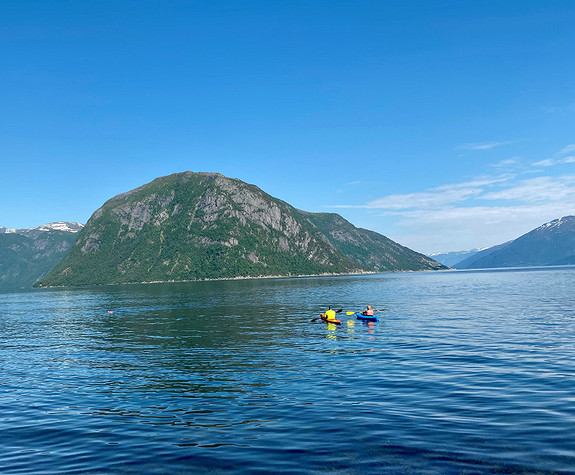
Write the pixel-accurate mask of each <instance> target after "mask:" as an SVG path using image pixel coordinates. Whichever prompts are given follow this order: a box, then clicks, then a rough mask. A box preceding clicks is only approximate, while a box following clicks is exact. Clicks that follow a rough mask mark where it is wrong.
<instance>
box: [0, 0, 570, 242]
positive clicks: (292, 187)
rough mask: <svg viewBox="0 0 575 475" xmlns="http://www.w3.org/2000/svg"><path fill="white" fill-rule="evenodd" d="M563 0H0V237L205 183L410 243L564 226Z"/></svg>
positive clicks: (566, 25) (501, 236)
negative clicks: (183, 174) (159, 180)
mask: <svg viewBox="0 0 575 475" xmlns="http://www.w3.org/2000/svg"><path fill="white" fill-rule="evenodd" d="M573 25H575V2H573V1H571V0H569V1H561V0H556V1H555V0H549V1H529V0H521V1H512V0H507V1H500V0H498V1H489V0H485V1H465V0H460V1H440V0H437V1H435V0H427V1H417V0H414V1H405V0H391V1H386V0H361V1H360V0H354V1H351V0H341V1H340V0H329V1H323V0H305V1H298V0H295V1H291V0H285V1H272V0H259V1H256V0H245V1H241V0H221V1H218V0H214V1H208V0H205V1H194V0H186V1H182V0H126V1H123V0H114V1H109V0H98V1H88V0H57V1H56V0H37V1H32V0H3V1H2V2H0V73H1V74H0V89H1V91H2V93H1V96H0V98H1V99H0V153H1V155H2V172H1V174H0V194H1V200H2V204H3V206H2V207H1V211H0V226H5V227H10V228H27V227H33V226H38V225H40V224H44V223H47V222H51V221H77V222H86V221H87V220H88V219H89V217H90V215H91V214H92V213H93V212H94V211H95V210H96V209H97V208H98V207H100V206H101V205H102V204H103V203H104V202H105V201H106V200H107V199H109V198H111V197H112V196H114V195H116V194H118V193H122V192H125V191H128V190H130V189H133V188H135V187H137V186H140V185H142V184H144V183H147V182H149V181H151V180H153V179H154V178H156V177H158V176H162V175H168V174H171V173H175V172H180V171H184V170H192V171H213V172H220V173H223V174H224V175H226V176H230V177H234V178H239V179H241V180H243V181H246V182H248V183H252V184H255V185H257V186H259V187H260V188H262V189H263V190H264V191H266V192H268V193H269V194H271V195H273V196H276V197H278V198H281V199H283V200H285V201H287V202H289V203H290V204H292V205H294V206H296V207H298V208H301V209H304V210H307V211H316V212H337V213H339V214H341V215H342V216H343V217H345V218H346V219H348V220H349V221H351V222H352V223H353V224H355V225H356V226H360V227H365V228H368V229H372V230H375V231H377V232H380V233H382V234H385V235H386V236H389V237H390V238H392V239H394V240H396V241H398V242H400V243H401V244H404V245H407V246H409V247H411V248H413V249H415V250H418V251H421V252H425V253H431V252H437V251H455V250H462V249H468V248H472V247H486V246H490V245H495V244H500V243H502V242H504V241H507V240H509V239H513V238H515V237H518V236H519V235H521V234H523V233H525V232H527V231H529V230H531V229H533V228H534V227H536V226H538V225H540V224H543V223H544V222H547V221H550V220H552V219H554V218H559V217H561V216H564V215H568V214H575V60H574V58H575V28H574V27H573Z"/></svg>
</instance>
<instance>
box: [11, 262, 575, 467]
mask: <svg viewBox="0 0 575 475" xmlns="http://www.w3.org/2000/svg"><path fill="white" fill-rule="evenodd" d="M574 283H575V269H573V268H558V269H533V270H525V269H520V270H508V271H491V272H445V273H409V274H384V275H372V276H354V277H334V278H309V279H277V280H248V281H223V282H198V283H189V284H158V285H141V286H140V285H133V286H123V287H105V288H90V289H81V290H42V291H34V292H28V293H20V294H18V293H13V294H3V295H0V304H1V305H2V309H3V313H2V315H1V316H0V328H1V331H2V337H3V338H2V340H1V343H0V362H1V365H2V371H1V372H0V409H1V410H2V418H1V419H0V430H2V433H4V434H10V437H9V438H4V440H3V442H0V453H2V454H3V455H2V457H0V471H1V472H2V473H15V472H27V471H30V467H34V472H35V473H42V472H73V471H78V472H85V471H92V472H118V473H131V472H138V473H140V472H142V471H143V472H159V473H173V472H175V473H178V472H189V471H193V472H201V471H206V472H214V471H229V470H237V471H265V472H286V471H294V472H300V471H324V470H330V471H340V472H345V473H349V472H352V473H381V472H382V471H383V472H385V471H387V472H392V473H403V472H406V471H416V472H420V471H427V472H429V471H431V472H439V473H445V472H451V473H462V472H477V471H507V472H508V471H570V470H571V469H572V468H573V466H575V442H573V440H574V439H573V437H572V434H573V431H574V429H575V409H574V406H573V401H574V400H575V386H574V385H573V383H572V381H573V376H574V375H575V358H574V356H575V350H574V347H573V338H574V337H575V310H574V309H575V297H574V296H573V295H572V292H571V289H572V288H573V287H574V286H573V284H574ZM327 302H335V303H336V305H337V306H338V308H340V307H342V308H343V309H344V310H351V311H355V310H359V309H362V308H364V307H365V305H366V304H367V303H370V304H372V305H374V307H375V308H384V307H385V308H387V309H388V310H386V311H385V312H380V313H379V318H380V321H379V322H377V323H374V322H363V321H359V320H355V319H353V317H348V318H341V320H342V325H333V324H329V323H327V324H326V323H324V322H321V321H317V315H319V313H320V312H321V311H323V310H324V309H325V308H326V303H327ZM334 308H335V307H334ZM343 315H345V314H343Z"/></svg>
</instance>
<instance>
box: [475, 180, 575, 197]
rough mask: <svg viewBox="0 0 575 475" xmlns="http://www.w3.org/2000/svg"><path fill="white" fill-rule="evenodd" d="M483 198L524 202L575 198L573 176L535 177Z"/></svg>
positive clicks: (487, 194)
mask: <svg viewBox="0 0 575 475" xmlns="http://www.w3.org/2000/svg"><path fill="white" fill-rule="evenodd" d="M482 198H483V199H485V200H513V201H523V202H525V203H537V202H554V201H561V200H571V199H574V200H575V176H570V175H565V176H562V177H556V178H552V177H548V176H545V177H537V178H532V179H530V180H524V181H522V182H521V183H520V184H518V185H516V186H514V187H511V188H508V189H505V190H500V191H495V192H491V193H486V194H485V195H483V196H482Z"/></svg>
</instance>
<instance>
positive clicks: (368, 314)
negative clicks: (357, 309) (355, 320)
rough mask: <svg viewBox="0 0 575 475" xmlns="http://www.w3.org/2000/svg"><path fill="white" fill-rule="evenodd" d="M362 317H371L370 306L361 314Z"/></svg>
mask: <svg viewBox="0 0 575 475" xmlns="http://www.w3.org/2000/svg"><path fill="white" fill-rule="evenodd" d="M361 314H362V315H365V316H366V317H373V310H372V308H371V305H368V306H367V308H366V309H365V310H364V311H363V312H361Z"/></svg>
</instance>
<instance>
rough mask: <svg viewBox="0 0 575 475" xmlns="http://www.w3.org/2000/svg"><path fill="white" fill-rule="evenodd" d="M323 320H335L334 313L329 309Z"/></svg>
mask: <svg viewBox="0 0 575 475" xmlns="http://www.w3.org/2000/svg"><path fill="white" fill-rule="evenodd" d="M325 319H326V320H335V312H334V311H333V310H332V309H331V307H329V308H328V309H327V311H326V312H325Z"/></svg>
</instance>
